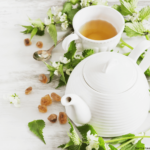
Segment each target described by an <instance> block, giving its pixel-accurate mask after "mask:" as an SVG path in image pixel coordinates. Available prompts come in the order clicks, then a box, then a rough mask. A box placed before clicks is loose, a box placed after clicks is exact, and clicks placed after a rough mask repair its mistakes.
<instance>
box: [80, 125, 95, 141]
mask: <svg viewBox="0 0 150 150" xmlns="http://www.w3.org/2000/svg"><path fill="white" fill-rule="evenodd" d="M77 129H78V131H79V132H80V134H81V135H82V138H83V140H87V137H86V136H87V132H88V131H89V130H90V131H91V134H93V135H95V134H97V132H96V131H95V129H94V128H93V127H92V126H91V125H89V124H85V125H83V126H78V127H77Z"/></svg>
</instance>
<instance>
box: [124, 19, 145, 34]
mask: <svg viewBox="0 0 150 150" xmlns="http://www.w3.org/2000/svg"><path fill="white" fill-rule="evenodd" d="M125 32H126V34H127V36H129V37H133V36H143V35H144V33H145V32H146V30H145V29H144V27H143V25H142V23H141V22H134V23H126V26H125Z"/></svg>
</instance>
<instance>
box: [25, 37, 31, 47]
mask: <svg viewBox="0 0 150 150" xmlns="http://www.w3.org/2000/svg"><path fill="white" fill-rule="evenodd" d="M31 44H32V43H31V41H30V39H28V38H27V39H24V45H25V46H29V45H31Z"/></svg>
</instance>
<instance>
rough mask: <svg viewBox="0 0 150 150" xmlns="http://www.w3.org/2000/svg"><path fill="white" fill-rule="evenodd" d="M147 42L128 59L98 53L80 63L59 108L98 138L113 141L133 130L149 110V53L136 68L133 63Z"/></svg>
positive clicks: (119, 55)
mask: <svg viewBox="0 0 150 150" xmlns="http://www.w3.org/2000/svg"><path fill="white" fill-rule="evenodd" d="M148 48H150V41H143V42H142V43H140V44H138V45H137V47H136V48H135V49H134V50H133V51H132V52H131V53H130V55H129V57H127V56H124V55H122V54H119V53H115V52H101V53H97V54H94V55H92V56H90V57H88V58H86V59H85V60H83V61H82V62H81V63H80V64H78V66H77V67H76V68H75V69H74V70H73V72H72V74H71V76H70V78H69V81H68V84H67V87H66V92H65V94H66V95H65V96H63V97H62V100H61V102H62V104H63V105H64V106H65V108H66V113H67V115H68V117H69V118H70V119H71V120H72V121H73V122H74V123H75V124H76V125H78V126H80V125H83V124H86V123H89V124H91V125H93V126H94V128H95V129H96V131H97V132H98V135H100V136H102V137H114V136H120V135H123V134H127V133H130V132H133V131H134V130H136V129H137V128H138V127H139V126H140V125H141V124H142V123H143V122H144V120H145V119H146V117H147V115H148V110H149V106H150V105H149V104H150V98H149V85H148V82H147V80H146V77H145V75H144V72H145V71H146V69H147V68H148V67H149V65H150V50H149V51H148V52H147V53H146V56H145V58H144V59H143V61H142V62H141V64H140V65H139V66H138V65H137V64H136V61H137V59H138V57H139V56H140V55H141V53H143V52H144V51H145V50H146V49H148Z"/></svg>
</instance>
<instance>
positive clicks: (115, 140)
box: [105, 136, 150, 143]
mask: <svg viewBox="0 0 150 150" xmlns="http://www.w3.org/2000/svg"><path fill="white" fill-rule="evenodd" d="M137 138H150V136H133V137H123V138H118V139H114V140H108V141H105V143H111V142H117V141H120V140H128V139H137Z"/></svg>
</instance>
